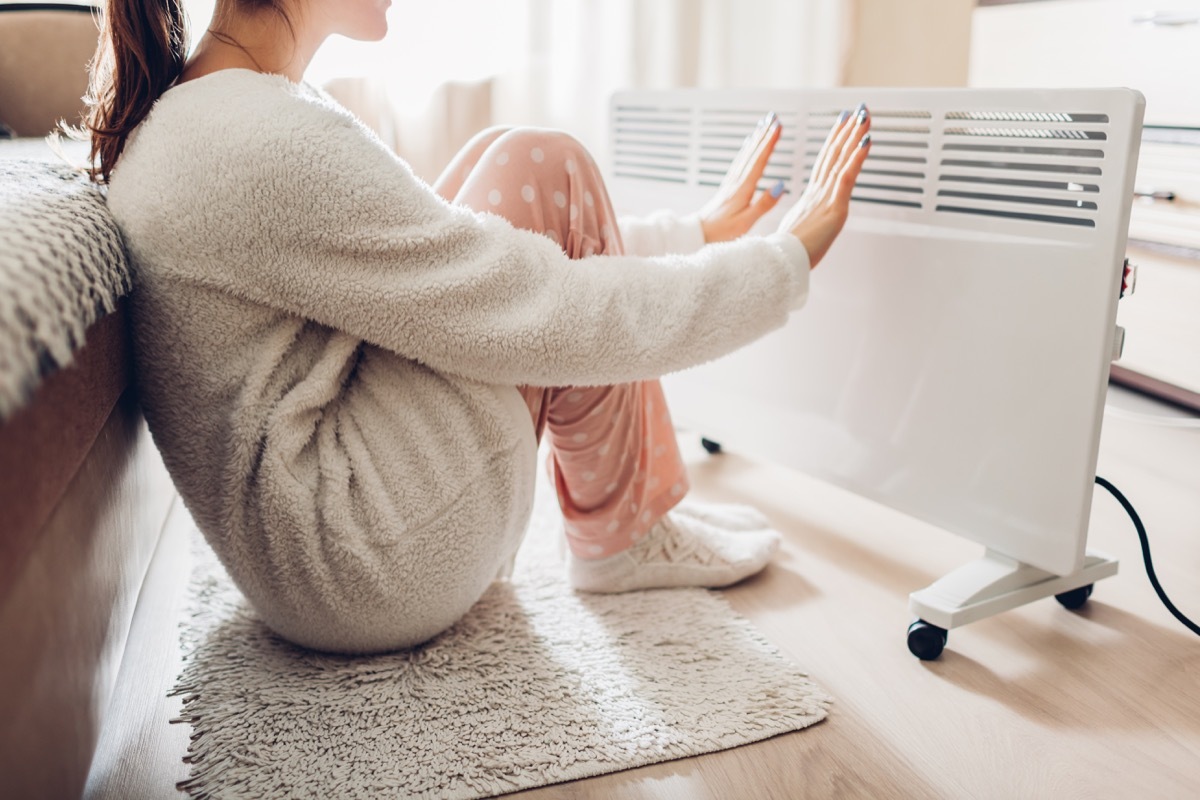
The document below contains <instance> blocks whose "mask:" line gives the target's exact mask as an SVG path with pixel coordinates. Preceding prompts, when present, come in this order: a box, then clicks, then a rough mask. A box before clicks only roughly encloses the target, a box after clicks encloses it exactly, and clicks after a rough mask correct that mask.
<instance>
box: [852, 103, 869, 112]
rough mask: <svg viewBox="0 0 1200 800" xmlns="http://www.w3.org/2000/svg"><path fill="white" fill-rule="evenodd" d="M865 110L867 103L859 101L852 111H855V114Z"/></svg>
mask: <svg viewBox="0 0 1200 800" xmlns="http://www.w3.org/2000/svg"><path fill="white" fill-rule="evenodd" d="M866 110H867V104H866V103H859V104H858V106H857V107H856V108H855V109H854V113H856V114H861V113H863V112H864V111H866Z"/></svg>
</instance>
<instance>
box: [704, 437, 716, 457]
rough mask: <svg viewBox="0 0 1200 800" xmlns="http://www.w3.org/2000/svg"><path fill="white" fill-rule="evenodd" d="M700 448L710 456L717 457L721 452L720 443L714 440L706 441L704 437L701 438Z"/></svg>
mask: <svg viewBox="0 0 1200 800" xmlns="http://www.w3.org/2000/svg"><path fill="white" fill-rule="evenodd" d="M700 446H701V447H703V448H704V449H705V450H706V451H707V452H708V454H709V455H710V456H715V455H716V454H717V453H719V452H721V443H720V442H714V441H713V440H712V439H705V438H704V437H703V436H701V437H700Z"/></svg>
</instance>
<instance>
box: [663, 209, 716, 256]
mask: <svg viewBox="0 0 1200 800" xmlns="http://www.w3.org/2000/svg"><path fill="white" fill-rule="evenodd" d="M706 244H708V242H706V241H705V240H704V226H703V225H702V224H701V223H700V215H699V214H688V215H687V216H686V217H679V218H678V219H677V220H676V225H675V227H674V229H673V230H671V232H670V246H671V250H670V251H669V252H672V253H695V252H696V251H697V250H699V249H700V248H702V247H704V245H706Z"/></svg>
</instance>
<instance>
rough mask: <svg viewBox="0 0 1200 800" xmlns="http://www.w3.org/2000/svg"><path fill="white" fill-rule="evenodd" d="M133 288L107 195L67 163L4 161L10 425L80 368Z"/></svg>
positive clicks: (0, 276)
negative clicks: (59, 377) (57, 374)
mask: <svg viewBox="0 0 1200 800" xmlns="http://www.w3.org/2000/svg"><path fill="white" fill-rule="evenodd" d="M130 288H131V280H130V270H129V263H128V261H127V259H126V256H125V248H124V244H123V243H122V240H121V234H120V231H119V229H118V228H117V225H116V222H115V221H114V220H113V218H112V217H111V216H110V215H109V213H108V208H107V206H106V205H105V201H104V195H103V192H102V191H101V190H100V188H99V187H97V186H95V185H94V184H92V183H91V182H90V181H89V180H88V179H87V177H86V176H85V175H82V174H80V173H79V172H77V171H75V170H73V169H71V168H70V167H68V166H66V165H64V164H47V163H43V162H38V161H27V160H0V420H3V419H6V418H7V417H8V416H10V415H11V414H12V413H13V412H14V411H15V410H16V409H18V408H20V407H21V406H22V405H23V404H24V403H25V402H26V401H27V400H28V399H29V398H30V396H31V395H32V394H33V392H34V390H35V389H36V388H37V386H38V384H39V383H40V382H41V380H42V379H43V378H44V377H45V376H47V375H49V374H50V373H52V372H54V371H55V370H58V369H61V368H63V367H65V366H67V365H68V364H70V363H71V360H72V357H73V354H74V352H75V351H76V350H78V349H79V348H80V347H82V346H83V342H84V333H85V331H86V330H87V328H88V326H89V325H91V324H92V323H93V322H95V321H96V320H97V319H99V318H100V317H102V316H104V315H105V314H107V313H109V312H111V311H113V310H114V309H115V307H116V303H117V301H118V300H119V299H120V298H121V297H122V296H123V295H125V294H127V293H128V292H129V290H130Z"/></svg>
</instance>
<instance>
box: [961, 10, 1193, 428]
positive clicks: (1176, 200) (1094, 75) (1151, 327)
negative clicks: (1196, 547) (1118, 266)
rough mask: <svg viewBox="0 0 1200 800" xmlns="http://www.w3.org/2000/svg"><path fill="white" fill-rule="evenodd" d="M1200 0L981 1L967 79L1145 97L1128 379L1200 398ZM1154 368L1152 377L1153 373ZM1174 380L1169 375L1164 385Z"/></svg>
mask: <svg viewBox="0 0 1200 800" xmlns="http://www.w3.org/2000/svg"><path fill="white" fill-rule="evenodd" d="M1198 77H1200V0H1043V2H1023V3H1011V4H1003V5H988V6H981V7H979V8H977V9H976V10H975V12H974V15H973V18H972V38H971V55H970V78H969V81H970V85H971V86H978V87H1001V86H1004V87H1036V88H1046V87H1053V88H1064V87H1100V86H1128V87H1130V88H1133V89H1137V90H1139V91H1140V92H1142V94H1144V95H1145V96H1146V126H1147V127H1146V130H1145V132H1144V134H1143V143H1142V148H1141V154H1140V160H1139V166H1138V173H1137V187H1138V189H1139V191H1140V192H1141V193H1142V194H1144V195H1148V196H1146V197H1142V198H1139V199H1137V200H1135V201H1134V204H1133V209H1132V214H1131V221H1130V230H1129V234H1130V245H1129V257H1130V259H1131V261H1133V262H1134V263H1135V264H1137V265H1138V268H1139V270H1138V284H1137V291H1136V292H1135V294H1134V295H1133V296H1132V297H1129V298H1127V299H1125V300H1122V301H1121V307H1120V310H1119V313H1118V317H1117V321H1118V323H1119V324H1120V325H1122V326H1123V327H1125V328H1126V331H1127V336H1126V344H1125V351H1124V356H1123V358H1122V359H1121V361H1120V362H1118V369H1115V370H1114V377H1115V378H1117V379H1119V380H1121V381H1122V382H1126V383H1129V382H1132V383H1135V384H1138V385H1143V386H1150V385H1154V386H1155V388H1156V389H1157V390H1160V393H1164V394H1166V395H1168V396H1170V397H1171V398H1172V399H1175V400H1177V401H1182V402H1186V403H1188V404H1190V405H1195V406H1197V407H1200V85H1198V81H1197V78H1198ZM1144 378H1149V379H1150V380H1149V381H1146V380H1144ZM1163 384H1165V385H1163Z"/></svg>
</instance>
